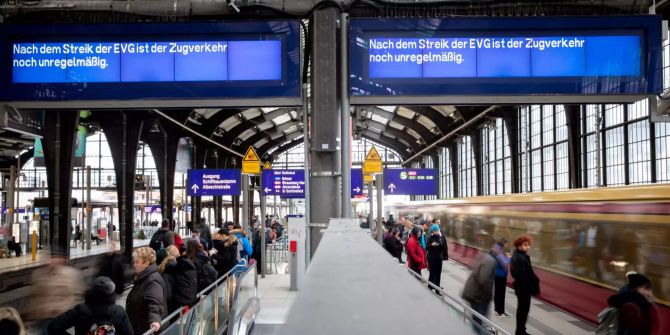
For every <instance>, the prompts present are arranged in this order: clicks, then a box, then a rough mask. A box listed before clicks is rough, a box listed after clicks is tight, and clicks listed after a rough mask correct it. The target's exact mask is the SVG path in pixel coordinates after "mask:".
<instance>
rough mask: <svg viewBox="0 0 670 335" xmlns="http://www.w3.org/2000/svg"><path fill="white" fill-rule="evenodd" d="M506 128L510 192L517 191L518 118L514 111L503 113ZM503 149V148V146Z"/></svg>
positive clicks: (518, 183)
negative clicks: (509, 162)
mask: <svg viewBox="0 0 670 335" xmlns="http://www.w3.org/2000/svg"><path fill="white" fill-rule="evenodd" d="M503 121H504V122H505V127H506V128H507V143H509V154H510V161H511V162H512V163H511V166H510V168H511V170H512V193H519V185H520V181H519V122H518V121H519V119H518V113H517V112H516V111H513V112H511V111H510V112H507V113H505V117H504V118H503ZM503 150H504V148H503Z"/></svg>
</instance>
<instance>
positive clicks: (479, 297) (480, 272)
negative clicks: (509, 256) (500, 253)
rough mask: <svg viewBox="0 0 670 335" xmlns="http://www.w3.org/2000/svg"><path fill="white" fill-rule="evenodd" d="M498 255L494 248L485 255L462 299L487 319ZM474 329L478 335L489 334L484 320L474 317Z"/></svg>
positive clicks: (473, 273)
mask: <svg viewBox="0 0 670 335" xmlns="http://www.w3.org/2000/svg"><path fill="white" fill-rule="evenodd" d="M496 256H497V253H496V251H495V249H494V248H492V249H491V250H490V251H489V252H488V253H486V254H485V255H483V257H482V258H481V259H480V260H479V262H478V263H477V265H475V267H474V268H472V272H470V276H469V277H468V279H467V280H466V281H465V287H464V288H463V294H462V297H463V299H465V300H466V301H467V302H469V303H470V307H472V309H474V310H475V311H476V312H477V313H479V314H481V315H482V316H484V317H485V318H488V313H489V304H490V303H491V298H493V277H494V276H495V268H496V262H497V261H496ZM472 319H473V321H474V322H473V323H472V328H473V329H474V330H475V333H477V334H488V331H486V330H485V329H484V328H483V326H482V320H480V319H479V317H476V316H473V317H472Z"/></svg>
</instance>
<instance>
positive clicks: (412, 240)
mask: <svg viewBox="0 0 670 335" xmlns="http://www.w3.org/2000/svg"><path fill="white" fill-rule="evenodd" d="M422 231H423V230H422V229H421V227H419V226H416V227H414V228H412V232H411V233H410V237H409V239H408V240H407V245H406V248H407V267H409V268H410V269H412V271H414V272H416V273H418V274H421V269H425V268H426V255H425V254H424V252H423V248H422V247H421V245H420V244H419V239H420V238H421V232H422Z"/></svg>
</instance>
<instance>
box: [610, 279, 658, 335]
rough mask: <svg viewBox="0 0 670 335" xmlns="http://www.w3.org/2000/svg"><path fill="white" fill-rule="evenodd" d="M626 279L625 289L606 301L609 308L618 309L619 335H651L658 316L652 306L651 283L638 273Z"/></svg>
mask: <svg viewBox="0 0 670 335" xmlns="http://www.w3.org/2000/svg"><path fill="white" fill-rule="evenodd" d="M627 277H628V284H627V286H628V287H627V289H626V290H623V291H621V292H619V293H617V294H615V295H612V296H610V297H609V298H608V299H607V303H608V305H609V306H610V307H616V308H617V309H619V334H626V335H651V334H652V333H653V332H654V330H656V328H657V323H658V322H659V316H660V313H659V312H658V308H657V307H656V306H655V305H654V296H653V292H652V289H651V281H650V280H649V278H647V276H645V275H643V274H640V273H632V274H629V275H628V276H627Z"/></svg>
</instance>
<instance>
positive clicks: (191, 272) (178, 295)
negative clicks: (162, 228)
mask: <svg viewBox="0 0 670 335" xmlns="http://www.w3.org/2000/svg"><path fill="white" fill-rule="evenodd" d="M167 253H168V256H167V257H166V258H165V259H164V260H163V262H162V263H161V264H160V265H159V266H158V271H159V272H160V273H161V275H162V276H163V280H164V282H165V302H166V303H167V307H168V314H169V313H172V312H174V311H175V310H177V308H179V307H181V306H193V305H194V304H195V302H196V296H197V294H198V291H197V290H198V288H197V282H198V274H197V272H196V269H195V265H194V264H193V262H192V261H191V260H189V259H187V258H186V257H180V256H179V251H178V250H177V248H176V247H175V246H173V245H171V246H169V247H167Z"/></svg>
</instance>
